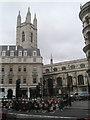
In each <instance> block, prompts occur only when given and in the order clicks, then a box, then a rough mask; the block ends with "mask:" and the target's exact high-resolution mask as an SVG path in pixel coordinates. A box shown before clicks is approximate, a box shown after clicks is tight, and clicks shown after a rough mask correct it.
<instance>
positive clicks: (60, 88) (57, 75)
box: [43, 59, 88, 96]
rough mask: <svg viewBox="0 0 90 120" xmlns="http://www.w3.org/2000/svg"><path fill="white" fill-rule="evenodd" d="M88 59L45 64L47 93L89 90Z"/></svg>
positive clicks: (44, 90)
mask: <svg viewBox="0 0 90 120" xmlns="http://www.w3.org/2000/svg"><path fill="white" fill-rule="evenodd" d="M87 68H88V64H87V60H86V59H78V60H72V61H65V62H60V63H53V60H52V59H51V64H48V65H44V66H43V85H44V88H43V93H44V94H45V95H54V96H56V95H59V94H67V93H68V94H71V93H72V92H81V91H88V78H87V72H86V71H87Z"/></svg>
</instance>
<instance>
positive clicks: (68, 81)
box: [67, 76, 73, 86]
mask: <svg viewBox="0 0 90 120" xmlns="http://www.w3.org/2000/svg"><path fill="white" fill-rule="evenodd" d="M72 84H73V82H72V76H68V77H67V85H69V86H71V85H72Z"/></svg>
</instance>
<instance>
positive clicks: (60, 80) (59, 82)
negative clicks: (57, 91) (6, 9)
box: [57, 77, 62, 86]
mask: <svg viewBox="0 0 90 120" xmlns="http://www.w3.org/2000/svg"><path fill="white" fill-rule="evenodd" d="M57 85H58V86H62V78H61V77H58V78H57Z"/></svg>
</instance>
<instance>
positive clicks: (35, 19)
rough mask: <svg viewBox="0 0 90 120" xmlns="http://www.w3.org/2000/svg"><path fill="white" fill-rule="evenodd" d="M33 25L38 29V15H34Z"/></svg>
mask: <svg viewBox="0 0 90 120" xmlns="http://www.w3.org/2000/svg"><path fill="white" fill-rule="evenodd" d="M33 25H34V27H35V28H36V29H37V18H36V13H35V14H34V19H33Z"/></svg>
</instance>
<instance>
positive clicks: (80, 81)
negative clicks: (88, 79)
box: [78, 75, 84, 85]
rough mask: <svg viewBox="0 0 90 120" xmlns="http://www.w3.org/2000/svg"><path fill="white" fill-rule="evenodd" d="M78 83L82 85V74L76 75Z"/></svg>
mask: <svg viewBox="0 0 90 120" xmlns="http://www.w3.org/2000/svg"><path fill="white" fill-rule="evenodd" d="M78 85H84V79H83V76H82V75H79V76H78Z"/></svg>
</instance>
